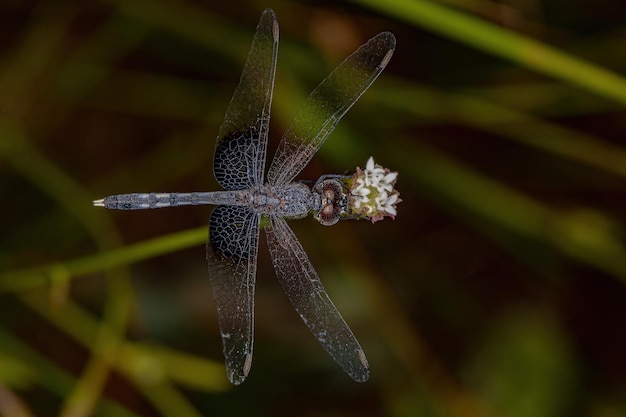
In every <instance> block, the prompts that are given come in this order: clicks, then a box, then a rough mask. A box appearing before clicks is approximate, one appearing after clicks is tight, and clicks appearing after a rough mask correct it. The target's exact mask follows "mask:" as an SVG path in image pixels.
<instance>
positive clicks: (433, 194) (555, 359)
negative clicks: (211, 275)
mask: <svg viewBox="0 0 626 417" xmlns="http://www.w3.org/2000/svg"><path fill="white" fill-rule="evenodd" d="M372 5H373V6H372ZM422 6H423V7H426V8H425V9H420V10H418V11H417V12H416V13H411V12H410V10H413V8H415V7H422ZM266 7H272V8H273V9H274V10H275V12H276V14H277V16H278V20H279V23H280V27H281V43H280V47H279V57H278V69H277V77H276V88H275V93H274V106H273V111H272V121H271V132H270V134H271V143H270V155H272V154H273V151H274V149H275V146H276V144H277V142H278V140H279V139H280V136H281V134H282V132H283V130H284V128H285V126H286V124H287V123H288V122H289V120H290V118H291V116H292V115H293V114H294V112H295V111H296V109H297V107H298V104H299V103H301V102H302V101H303V100H304V98H305V97H306V95H307V94H308V92H310V91H311V90H312V89H313V88H314V87H315V86H316V85H317V83H318V82H319V81H321V80H322V79H323V77H325V76H326V75H327V74H328V73H329V72H330V71H331V70H332V68H333V67H334V66H335V65H337V64H338V63H339V62H340V61H341V60H342V59H343V58H344V57H345V56H347V55H348V54H349V53H350V52H351V51H353V50H354V49H356V48H357V47H358V46H359V45H360V44H362V43H363V42H365V41H366V40H367V39H369V38H370V37H372V36H374V35H375V34H376V33H378V32H380V31H383V30H389V31H392V32H393V33H394V34H395V35H396V37H397V42H398V43H397V49H396V53H395V55H394V57H393V59H392V60H391V63H390V64H389V66H388V67H387V69H386V70H385V72H384V73H383V74H382V75H381V77H380V78H379V79H378V80H377V81H376V82H375V83H374V85H373V86H372V87H371V88H370V90H368V91H367V93H366V94H365V95H364V96H363V97H362V98H361V100H360V101H359V102H358V103H357V105H356V106H355V107H354V108H353V109H352V110H351V111H350V112H349V113H348V114H347V115H346V116H345V118H344V120H342V122H341V123H340V124H339V126H338V127H337V129H336V130H335V132H334V133H333V134H332V135H331V136H330V137H329V139H328V141H327V142H326V143H325V144H324V146H323V147H322V149H321V150H320V151H319V153H318V155H317V156H316V157H315V158H314V159H313V160H312V162H311V163H310V165H309V166H308V167H307V168H306V170H305V172H303V174H302V175H301V178H308V179H315V178H317V177H318V176H319V175H321V174H323V173H341V172H344V171H347V170H353V169H354V167H355V166H357V165H358V166H361V167H363V166H364V165H365V161H366V160H367V158H368V157H369V156H370V155H372V156H374V158H375V160H376V161H377V162H380V163H381V164H383V165H385V166H387V167H389V168H391V169H392V170H394V171H398V172H399V180H398V184H397V188H398V189H399V190H400V192H401V197H402V199H403V202H402V203H401V204H400V205H399V207H398V216H397V218H396V220H395V221H392V220H386V221H384V222H380V223H377V224H375V225H372V224H371V223H368V222H366V221H350V222H348V221H346V222H340V224H338V225H336V226H334V227H332V228H325V227H322V226H320V225H319V224H318V223H317V222H316V221H315V220H313V219H312V218H307V219H304V220H299V221H293V222H290V224H291V225H292V227H293V229H294V230H295V232H296V234H297V235H298V236H299V238H300V240H301V242H302V244H303V246H304V248H305V249H306V251H307V253H308V254H309V257H310V259H311V261H312V262H313V264H314V265H315V267H316V269H317V271H318V273H319V275H320V278H321V279H322V281H323V282H324V284H325V286H326V289H327V291H328V292H329V294H330V296H331V298H332V299H333V301H334V302H335V304H336V305H337V307H338V309H339V310H340V311H341V312H342V314H343V315H344V317H345V318H346V321H347V322H348V323H349V325H350V327H351V328H352V330H353V331H354V333H355V334H356V336H357V337H358V339H359V341H360V342H361V344H362V346H363V348H364V349H365V352H366V353H367V356H368V359H369V362H370V366H371V377H370V380H369V381H368V382H366V383H364V384H358V383H355V382H353V381H352V380H350V379H349V377H348V376H346V375H345V374H344V373H343V371H342V370H341V369H340V368H339V367H338V366H337V365H335V363H334V362H333V361H332V359H331V358H330V357H328V356H327V355H326V353H325V352H324V351H323V350H322V349H321V347H320V346H319V344H318V343H317V342H316V341H315V339H314V338H313V337H311V335H310V334H309V333H308V330H307V328H306V326H304V325H303V323H302V322H301V321H300V319H299V318H298V316H297V314H296V313H295V312H294V311H293V309H292V308H291V306H290V305H289V303H288V301H287V300H286V298H285V296H284V295H283V294H282V290H281V288H280V286H279V285H278V283H277V281H276V279H275V276H274V273H273V270H272V266H271V263H270V261H269V256H268V253H267V248H266V244H265V240H264V238H262V239H261V248H260V252H259V253H260V259H259V267H258V274H257V275H258V280H257V293H256V333H255V339H256V344H255V356H254V362H253V366H252V372H251V374H250V376H249V378H248V379H247V380H246V382H245V383H244V384H243V385H242V386H239V387H233V386H231V385H229V384H228V383H227V381H226V378H225V372H224V368H223V356H222V353H221V341H220V337H219V331H218V326H217V319H216V314H215V306H214V304H213V301H212V298H211V289H210V287H209V280H208V278H207V271H206V264H205V260H204V250H205V249H204V246H203V245H204V244H203V240H204V239H205V238H206V230H205V228H206V224H207V221H208V217H209V213H210V208H209V207H202V206H201V207H191V208H177V209H164V210H154V211H145V212H114V211H106V210H104V209H99V208H94V207H92V206H91V201H92V200H94V199H97V198H102V197H104V196H105V195H109V194H117V193H125V192H133V191H135V192H139V191H204V190H215V189H218V186H217V184H216V183H215V180H214V178H213V175H212V172H211V160H212V154H213V148H214V141H215V136H216V134H217V131H218V128H219V125H220V122H221V120H222V118H223V115H224V112H225V110H226V106H227V105H228V102H229V99H230V96H231V95H232V92H233V91H234V89H235V87H236V85H237V82H238V80H239V75H240V71H241V68H242V65H243V62H244V59H245V57H246V54H247V50H248V48H249V45H250V41H251V39H252V35H253V33H254V28H255V26H256V23H257V21H258V18H259V16H260V13H261V11H262V10H263V9H264V8H266ZM429 7H434V9H430V8H429ZM433 10H434V12H433ZM624 10H625V9H624V7H623V3H622V2H620V1H618V0H603V1H591V0H588V1H577V2H572V1H560V0H556V1H549V2H539V1H535V0H526V1H523V0H509V1H487V0H484V1H483V0H475V1H463V0H456V1H453V0H449V1H442V2H433V3H431V2H425V1H408V0H405V1H401V0H394V1H389V2H383V1H380V2H371V5H370V2H366V1H364V0H354V1H353V2H344V1H337V2H330V1H326V2H306V1H300V2H289V1H273V0H272V1H267V2H258V1H231V2H222V3H221V4H220V5H217V4H216V3H211V2H201V1H154V2H150V1H139V0H132V1H113V0H111V1H100V2H56V1H42V2H28V1H24V2H21V1H3V2H2V3H1V4H0V193H1V194H0V195H1V198H2V200H1V201H2V216H0V231H1V233H0V415H7V416H28V415H34V416H52V415H63V416H81V415H99V416H100V415H101V416H104V415H107V416H164V415H169V416H177V417H185V416H199V415H205V416H208V415H221V416H228V415H233V416H240V415H248V416H294V415H302V416H351V415H352V416H363V415H381V416H382V415H386V416H520V417H522V416H532V417H538V416H577V415H589V416H601V417H612V416H619V415H625V414H626V385H625V383H624V380H625V376H626V360H625V359H624V352H626V332H625V331H624V328H625V323H626V289H625V287H624V283H625V282H626V239H625V236H624V224H625V223H626V191H625V190H626V188H625V184H626V181H625V180H626V150H625V149H624V146H623V142H624V137H625V133H626V123H625V120H626V119H624V111H623V107H624V104H626V80H624V79H623V78H622V77H621V75H619V74H620V73H623V72H624V70H625V69H626V55H625V54H624V50H625V48H626V28H625V27H624V21H625V20H624V18H625V17H626V16H625V14H626V12H625V11H624ZM459 19H460V20H459ZM467 22H470V23H469V25H470V26H467V25H468V23H467ZM471 25H476V26H471ZM472 28H473V29H472ZM494 30H495V31H494ZM463 31H467V32H463ZM507 33H517V34H518V35H520V37H519V38H514V39H509V38H508V37H507V35H506V34H507ZM520 39H521V41H520ZM533 39H534V40H535V41H537V43H524V42H526V41H528V40H533ZM492 44H495V45H496V46H492ZM497 45H499V46H497ZM502 45H504V47H502ZM544 48H548V49H547V50H548V53H546V49H544ZM559 54H566V56H567V57H569V58H567V59H563V57H562V56H561V55H559ZM568 59H569V60H568ZM585 65H592V66H594V67H593V68H592V69H591V70H589V68H588V67H586V66H585ZM152 239H158V240H157V241H156V242H154V241H152Z"/></svg>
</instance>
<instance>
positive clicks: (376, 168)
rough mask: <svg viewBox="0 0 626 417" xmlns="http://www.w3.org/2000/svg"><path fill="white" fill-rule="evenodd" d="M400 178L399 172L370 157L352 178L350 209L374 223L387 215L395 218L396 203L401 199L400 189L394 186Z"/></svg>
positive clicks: (352, 212) (355, 214) (353, 213)
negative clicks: (377, 162)
mask: <svg viewBox="0 0 626 417" xmlns="http://www.w3.org/2000/svg"><path fill="white" fill-rule="evenodd" d="M397 179H398V173H397V172H390V171H389V169H388V168H383V167H382V166H381V165H378V164H376V163H374V158H372V157H370V158H369V159H368V160H367V163H366V164H365V169H364V170H361V169H360V168H359V167H357V169H356V173H355V174H354V176H353V177H352V178H351V179H350V181H349V183H351V184H352V185H351V187H350V194H351V196H352V198H351V199H350V210H351V214H352V215H354V216H356V217H365V218H368V219H370V220H371V221H372V223H374V222H377V221H379V220H382V219H383V218H385V217H391V218H394V217H395V216H396V214H397V209H396V204H398V203H399V202H400V201H402V200H400V198H399V195H400V193H399V192H398V190H396V189H395V188H394V186H395V184H396V181H397Z"/></svg>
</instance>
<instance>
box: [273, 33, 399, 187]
mask: <svg viewBox="0 0 626 417" xmlns="http://www.w3.org/2000/svg"><path fill="white" fill-rule="evenodd" d="M395 45H396V38H395V37H394V36H393V34H392V33H390V32H383V33H379V34H378V35H376V36H375V37H373V38H372V39H370V40H369V41H367V43H365V44H364V45H362V46H361V47H360V48H359V49H357V50H356V51H355V52H353V53H352V55H350V56H349V57H348V58H346V59H345V60H344V61H343V62H342V63H341V64H339V66H338V67H337V68H335V69H334V70H333V72H332V73H331V74H330V75H329V76H328V77H327V78H326V79H325V80H324V81H322V82H321V84H320V85H318V86H317V87H316V88H315V90H313V92H312V93H311V95H310V96H309V97H308V98H307V99H306V101H305V102H304V104H303V106H302V107H301V108H300V109H299V110H298V112H297V113H296V115H295V116H294V118H293V120H292V121H291V123H290V124H289V126H288V127H287V130H286V131H285V134H284V135H283V138H282V140H281V142H280V144H279V145H278V150H277V151H276V155H275V156H274V159H273V160H272V164H271V166H270V169H269V171H268V174H267V180H268V183H269V184H270V185H281V184H287V183H289V182H291V181H292V180H293V179H294V178H295V176H296V175H298V173H299V172H300V171H301V170H302V169H303V168H304V167H305V166H306V164H308V163H309V161H310V160H311V158H312V157H313V155H314V154H315V153H316V152H317V150H318V149H319V148H320V146H322V143H324V140H325V139H326V137H327V136H328V135H329V134H330V133H331V132H332V131H333V129H334V128H335V126H336V125H337V123H338V122H339V120H340V119H341V118H342V117H343V115H344V114H346V112H347V111H348V110H349V109H350V107H352V105H353V104H354V103H355V102H356V101H357V100H358V99H359V97H361V95H362V94H363V93H364V92H365V90H367V89H368V87H369V86H370V85H371V84H372V83H373V82H374V80H375V79H376V77H378V75H379V74H380V73H381V71H382V70H383V69H384V68H385V66H387V63H388V62H389V60H390V59H391V55H392V54H393V51H394V48H395Z"/></svg>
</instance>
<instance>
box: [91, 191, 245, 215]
mask: <svg viewBox="0 0 626 417" xmlns="http://www.w3.org/2000/svg"><path fill="white" fill-rule="evenodd" d="M240 194H241V193H240V192H234V191H213V192H196V193H132V194H118V195H111V196H108V197H105V198H103V199H102V200H96V201H94V202H93V203H94V205H96V206H102V207H106V208H108V209H115V210H144V209H156V208H162V207H176V206H195V205H201V204H212V205H220V204H225V205H242V204H241V203H239V204H237V200H238V198H237V197H238V196H239V195H240Z"/></svg>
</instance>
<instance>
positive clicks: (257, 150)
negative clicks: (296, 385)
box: [94, 9, 400, 384]
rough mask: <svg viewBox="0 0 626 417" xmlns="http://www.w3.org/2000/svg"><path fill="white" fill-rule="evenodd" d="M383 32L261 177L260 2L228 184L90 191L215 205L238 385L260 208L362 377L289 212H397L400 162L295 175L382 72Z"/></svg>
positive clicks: (267, 54)
mask: <svg viewBox="0 0 626 417" xmlns="http://www.w3.org/2000/svg"><path fill="white" fill-rule="evenodd" d="M395 42H396V41H395V37H394V35H393V34H391V33H390V32H382V33H380V34H378V35H377V36H375V37H374V38H372V39H370V40H369V41H368V42H367V43H365V44H364V45H362V46H361V47H360V48H358V49H357V50H356V51H355V52H354V53H352V55H350V56H349V57H348V58H346V59H345V60H344V61H343V62H342V63H341V64H340V65H339V66H338V67H337V68H335V70H333V72H332V73H331V74H330V75H329V76H328V77H327V78H326V79H325V80H323V81H322V82H321V84H320V85H319V86H317V88H315V90H314V91H313V92H312V93H311V95H310V96H309V97H308V98H307V100H306V101H305V103H304V105H303V106H302V107H301V108H300V109H299V110H298V112H297V113H296V115H295V116H294V118H293V120H292V121H291V123H290V125H289V127H288V128H287V130H286V132H285V134H284V136H283V137H282V140H281V142H280V144H279V146H278V150H277V152H276V154H275V156H274V159H273V160H272V163H271V165H270V167H269V170H268V173H267V177H266V179H265V181H264V171H265V159H266V149H267V141H268V128H269V120H270V106H271V102H272V91H273V88H274V74H275V71H276V58H277V52H278V22H277V20H276V16H275V15H274V12H273V11H272V10H271V9H267V10H265V11H264V12H263V14H262V16H261V19H260V22H259V24H258V26H257V29H256V33H255V35H254V38H253V40H252V46H251V49H250V52H249V54H248V57H247V60H246V63H245V65H244V68H243V73H242V75H241V80H240V82H239V85H238V86H237V88H236V90H235V93H234V95H233V97H232V99H231V102H230V104H229V106H228V109H227V111H226V116H225V118H224V122H223V123H222V125H221V127H220V130H219V134H218V137H217V143H216V147H215V155H214V160H213V172H214V174H215V178H216V179H217V182H218V183H219V185H220V186H222V187H223V188H224V189H225V190H224V191H214V192H193V193H134V194H120V195H114V196H109V197H106V198H104V199H101V200H96V201H94V204H95V205H96V206H103V207H106V208H109V209H121V210H136V209H151V208H160V207H171V206H181V205H196V204H212V205H215V206H216V207H215V208H214V209H213V212H212V213H211V217H210V221H209V241H208V243H207V260H208V265H209V278H210V282H211V286H212V288H213V295H214V298H215V302H216V304H217V309H218V320H219V325H220V330H221V336H222V343H223V347H224V356H225V361H226V371H227V374H228V378H229V379H230V381H231V382H232V383H233V384H240V383H241V382H243V381H244V379H245V378H246V377H247V376H248V374H249V372H250V367H251V364H252V347H253V334H254V323H253V321H254V289H255V278H256V267H257V254H258V244H259V232H260V229H261V218H262V217H265V218H266V219H267V222H265V223H264V226H263V229H264V230H265V234H266V237H267V242H268V246H269V250H270V254H271V258H272V263H273V265H274V269H275V271H276V275H277V276H278V279H279V281H280V283H281V285H282V287H283V289H284V292H285V294H286V295H287V297H288V298H289V300H290V301H291V303H292V305H293V307H294V308H295V309H296V311H297V312H298V314H299V315H300V317H302V320H303V321H304V322H305V323H306V325H307V326H308V327H309V329H310V330H311V332H312V333H313V335H314V336H315V337H316V338H317V340H318V341H319V342H320V343H321V344H322V346H323V347H324V349H325V350H326V351H327V352H328V353H329V354H330V356H332V358H333V359H334V360H335V361H336V362H337V363H338V364H339V365H340V366H341V367H342V368H343V369H344V370H345V372H346V373H347V374H348V375H350V376H351V377H352V378H353V379H354V380H356V381H360V382H363V381H366V380H367V379H368V377H369V365H368V362H367V359H366V357H365V353H364V352H363V349H362V348H361V346H360V345H359V342H358V341H357V340H356V338H355V337H354V334H353V333H352V331H351V330H350V328H349V327H348V325H347V324H346V322H345V321H344V319H343V318H342V317H341V314H340V313H339V311H337V308H336V307H335V306H334V305H333V303H332V301H331V300H330V298H329V297H328V294H327V293H326V291H325V290H324V287H323V286H322V283H321V282H320V279H319V277H318V275H317V273H316V272H315V269H314V268H313V265H312V264H311V262H310V261H309V258H308V256H307V255H306V253H305V251H304V249H303V248H302V245H301V244H300V242H299V241H298V239H297V238H296V236H295V234H294V233H293V231H292V230H291V228H290V227H289V226H288V225H287V222H286V221H285V219H286V218H287V219H298V218H302V217H305V216H307V215H308V214H309V213H313V215H314V217H315V218H316V219H317V220H318V221H319V222H320V223H321V224H323V225H333V224H335V223H337V222H338V221H339V220H340V219H344V218H367V219H370V220H372V221H377V220H380V219H382V218H384V217H394V216H395V214H396V204H397V203H398V202H399V201H400V200H399V198H398V195H399V193H398V192H397V191H396V190H395V189H394V184H395V182H396V176H397V173H393V172H390V171H389V170H388V169H384V168H382V167H381V166H379V165H376V164H374V162H373V160H372V159H371V158H370V160H369V161H368V163H367V165H366V167H365V169H363V170H361V169H359V168H357V171H356V173H355V175H353V176H342V175H324V176H322V177H320V179H319V180H318V181H317V182H316V183H315V184H314V185H313V186H312V187H309V186H308V185H306V184H305V183H303V182H297V181H294V179H295V177H296V175H298V174H299V173H300V171H301V170H302V169H303V168H304V167H305V166H306V165H307V164H308V163H309V161H310V160H311V158H312V157H313V155H314V154H315V153H316V152H317V150H318V149H319V148H320V146H321V145H322V143H323V142H324V140H325V139H326V138H327V137H328V135H329V134H330V133H331V131H332V130H333V129H334V127H335V126H336V125H337V123H338V122H339V120H340V119H341V117H342V116H343V115H344V114H345V113H346V112H347V111H348V109H350V107H352V105H353V104H354V103H355V102H356V101H357V100H358V98H359V97H360V96H361V95H362V94H363V93H364V92H365V90H367V89H368V87H369V86H370V85H371V84H372V83H373V82H374V80H375V79H376V77H378V75H379V74H380V73H381V72H382V70H383V69H384V68H385V66H386V65H387V63H388V62H389V60H390V59H391V55H392V54H393V51H394V49H395Z"/></svg>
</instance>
